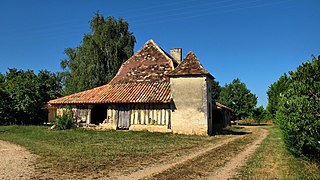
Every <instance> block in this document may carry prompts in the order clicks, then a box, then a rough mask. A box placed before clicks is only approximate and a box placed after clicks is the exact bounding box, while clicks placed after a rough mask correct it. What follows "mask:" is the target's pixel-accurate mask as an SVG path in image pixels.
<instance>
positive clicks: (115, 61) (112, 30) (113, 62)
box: [61, 13, 136, 95]
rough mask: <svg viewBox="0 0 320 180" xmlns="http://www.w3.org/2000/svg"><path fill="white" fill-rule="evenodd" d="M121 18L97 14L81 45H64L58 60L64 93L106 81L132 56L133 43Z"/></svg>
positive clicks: (77, 90)
mask: <svg viewBox="0 0 320 180" xmlns="http://www.w3.org/2000/svg"><path fill="white" fill-rule="evenodd" d="M128 27H129V24H128V22H127V21H124V20H123V19H121V18H120V19H118V20H117V19H115V18H113V17H108V18H104V17H103V16H102V15H100V14H99V13H97V14H96V15H95V16H94V17H93V18H92V20H91V22H90V28H91V32H90V33H88V34H85V35H84V37H83V39H82V44H81V45H80V46H79V47H76V48H66V49H65V54H66V55H67V58H66V59H64V60H62V61H61V67H62V69H63V72H62V73H61V75H62V77H63V85H64V94H65V95H67V94H72V93H75V92H79V91H83V90H87V89H91V88H94V87H97V86H100V85H103V84H106V83H108V82H109V81H110V80H111V79H112V78H113V77H114V75H115V74H116V73H117V71H118V69H119V68H120V66H121V64H122V63H123V62H124V61H126V60H127V59H128V58H129V57H131V56H132V55H133V48H134V44H135V42H136V39H135V37H134V36H133V33H132V32H130V31H129V30H128Z"/></svg>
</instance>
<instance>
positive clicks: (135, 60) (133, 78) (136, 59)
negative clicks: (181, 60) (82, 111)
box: [110, 40, 176, 84]
mask: <svg viewBox="0 0 320 180" xmlns="http://www.w3.org/2000/svg"><path fill="white" fill-rule="evenodd" d="M174 64H176V62H175V60H174V59H173V58H171V57H170V56H169V55H168V54H167V53H165V52H164V51H163V50H162V49H161V48H160V47H159V46H158V45H157V44H156V43H155V42H153V40H149V41H148V42H146V43H145V44H144V46H143V47H142V48H141V49H140V50H139V51H138V52H136V53H135V54H134V55H133V56H132V57H130V58H129V59H128V60H127V61H126V62H124V63H123V64H122V65H121V67H120V69H119V71H118V73H117V74H116V76H115V77H114V78H113V79H112V80H111V81H110V84H117V83H134V82H143V81H145V82H169V77H166V76H158V74H166V73H168V72H170V71H172V70H173V69H174Z"/></svg>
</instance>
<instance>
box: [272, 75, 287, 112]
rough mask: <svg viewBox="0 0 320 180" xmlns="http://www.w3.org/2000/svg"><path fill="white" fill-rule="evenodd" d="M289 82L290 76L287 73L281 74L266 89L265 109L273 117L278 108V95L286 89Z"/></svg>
mask: <svg viewBox="0 0 320 180" xmlns="http://www.w3.org/2000/svg"><path fill="white" fill-rule="evenodd" d="M289 84H290V78H289V77H288V75H287V74H284V75H282V76H281V77H280V78H279V80H278V81H277V82H275V83H273V84H271V86H270V87H269V89H268V92H267V95H268V105H267V110H268V112H269V113H270V114H271V115H272V117H275V115H276V112H277V110H278V109H279V99H280V96H281V95H282V94H283V93H284V92H285V91H286V90H287V89H288V86H289Z"/></svg>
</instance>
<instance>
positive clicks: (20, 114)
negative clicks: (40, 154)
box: [0, 13, 136, 125]
mask: <svg viewBox="0 0 320 180" xmlns="http://www.w3.org/2000/svg"><path fill="white" fill-rule="evenodd" d="M128 27H129V24H128V22H127V21H124V20H123V19H121V18H119V19H116V18H114V17H107V18H104V17H103V16H102V15H101V14H99V13H96V14H95V16H94V17H93V18H92V19H91V21H90V29H91V31H90V32H89V33H87V34H85V35H84V37H83V39H82V42H81V44H80V45H79V46H78V47H75V48H66V49H65V54H66V56H67V58H66V59H64V60H62V61H61V63H60V65H61V68H62V72H57V73H52V72H49V71H47V70H41V71H40V72H39V73H35V72H34V71H33V70H25V71H24V70H17V69H14V68H12V69H9V70H8V72H6V73H5V74H1V73H0V99H1V102H0V125H9V124H41V123H43V122H45V121H46V119H47V110H46V108H45V105H46V102H48V101H49V100H50V99H55V98H57V97H61V96H63V95H69V94H73V93H76V92H80V91H84V90H87V89H91V88H93V87H97V86H100V85H103V84H106V83H107V82H109V81H110V80H111V78H112V77H113V76H114V75H115V74H116V73H117V71H118V69H119V68H120V66H121V64H122V63H123V62H124V61H126V60H127V59H128V58H129V57H131V56H132V55H133V48H134V44H135V42H136V39H135V37H134V36H133V33H132V32H130V31H129V30H128Z"/></svg>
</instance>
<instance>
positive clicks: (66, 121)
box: [55, 108, 75, 130]
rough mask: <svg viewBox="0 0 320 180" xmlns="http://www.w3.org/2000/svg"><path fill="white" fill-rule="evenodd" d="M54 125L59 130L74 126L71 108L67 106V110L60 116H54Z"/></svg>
mask: <svg viewBox="0 0 320 180" xmlns="http://www.w3.org/2000/svg"><path fill="white" fill-rule="evenodd" d="M55 125H56V127H57V128H58V129H60V130H65V129H71V128H74V127H75V122H74V119H73V112H72V109H71V108H67V111H66V112H64V113H63V114H62V116H61V117H60V116H56V118H55Z"/></svg>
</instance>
